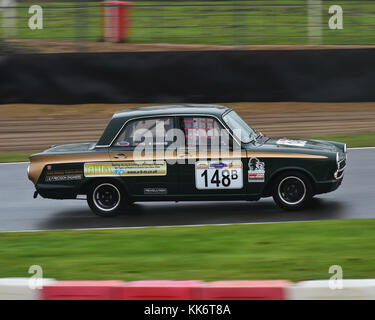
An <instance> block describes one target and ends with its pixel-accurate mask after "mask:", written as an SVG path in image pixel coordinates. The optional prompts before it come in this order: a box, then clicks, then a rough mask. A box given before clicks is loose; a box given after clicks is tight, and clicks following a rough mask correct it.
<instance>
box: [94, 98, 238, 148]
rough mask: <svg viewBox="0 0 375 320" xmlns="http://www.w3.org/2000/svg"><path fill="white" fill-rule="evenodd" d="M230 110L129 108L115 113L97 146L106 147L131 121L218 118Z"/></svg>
mask: <svg viewBox="0 0 375 320" xmlns="http://www.w3.org/2000/svg"><path fill="white" fill-rule="evenodd" d="M230 110H232V108H230V107H227V106H222V105H217V104H178V105H162V106H148V107H139V108H129V109H124V110H120V111H118V112H116V113H115V114H114V115H113V117H112V119H111V120H110V122H109V123H108V125H107V128H106V129H105V130H104V132H103V134H102V136H101V137H100V139H99V141H98V144H97V145H98V146H108V145H109V144H110V143H111V142H112V141H113V139H114V138H115V137H116V135H117V134H118V133H119V132H120V130H121V129H122V128H123V125H124V124H125V123H126V122H127V121H128V120H131V119H135V118H142V117H154V116H176V115H177V116H178V115H186V114H187V115H212V116H216V117H217V118H220V117H221V116H222V115H223V113H225V112H226V111H230Z"/></svg>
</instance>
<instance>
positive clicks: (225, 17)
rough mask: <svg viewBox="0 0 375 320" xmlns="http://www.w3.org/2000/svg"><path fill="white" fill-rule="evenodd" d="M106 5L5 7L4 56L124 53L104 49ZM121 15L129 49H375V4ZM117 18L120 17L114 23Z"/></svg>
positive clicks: (247, 0)
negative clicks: (334, 20)
mask: <svg viewBox="0 0 375 320" xmlns="http://www.w3.org/2000/svg"><path fill="white" fill-rule="evenodd" d="M338 4H339V5H340V6H341V7H342V9H343V11H344V21H345V22H344V23H345V28H344V29H342V30H340V32H335V31H333V30H330V29H329V27H328V20H329V18H330V17H331V16H332V14H329V11H328V10H329V7H330V6H332V5H338ZM32 5H39V6H41V7H42V8H43V29H41V30H30V28H29V27H28V20H29V18H30V17H31V16H32V14H30V13H29V8H30V6H32ZM103 6H104V5H103V3H102V2H100V1H97V2H95V1H84V0H77V1H68V0H66V1H62V0H56V1H55V0H44V1H17V0H1V1H0V39H1V41H0V51H3V52H4V51H6V50H8V51H9V50H12V48H13V50H16V49H18V50H21V51H22V50H23V51H24V52H66V51H80V52H85V51H98V50H99V51H100V50H105V51H122V50H129V47H128V46H121V45H117V46H103V44H102V43H100V41H102V40H103V34H104V33H105V32H107V31H108V28H117V27H116V26H115V25H113V23H112V24H111V25H108V24H106V23H104V18H103V17H104V15H105V13H104V10H103ZM126 7H127V9H126V10H125V11H124V12H123V13H121V14H122V15H123V16H124V19H125V20H126V23H128V25H126V26H125V28H126V29H128V31H126V34H125V35H124V37H123V39H121V41H125V42H127V43H129V44H160V43H168V44H179V45H187V44H195V45H230V46H246V45H308V44H310V45H311V44H313V45H317V44H318V45H371V44H374V43H375V33H374V28H375V3H374V2H373V1H371V0H357V1H351V0H340V1H339V2H337V1H334V0H332V1H330V0H324V1H321V0H278V1H271V0H260V1H259V0H254V1H252V0H242V1H238V0H237V1H236V0H223V1H214V0H213V1H208V0H206V1H186V0H184V1H179V0H174V1H137V0H135V1H132V2H128V3H127V4H126ZM110 15H116V13H115V11H113V12H112V13H110V14H107V16H110Z"/></svg>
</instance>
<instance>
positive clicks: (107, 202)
mask: <svg viewBox="0 0 375 320" xmlns="http://www.w3.org/2000/svg"><path fill="white" fill-rule="evenodd" d="M87 203H88V205H89V207H90V209H91V210H92V211H93V212H94V213H95V214H97V215H98V216H101V217H113V216H116V215H118V214H119V213H120V212H121V208H122V207H123V204H124V203H125V199H124V195H123V193H122V192H121V188H120V187H119V186H117V185H115V184H114V183H111V182H101V183H97V184H95V185H94V186H93V187H92V188H91V189H90V191H89V192H88V194H87Z"/></svg>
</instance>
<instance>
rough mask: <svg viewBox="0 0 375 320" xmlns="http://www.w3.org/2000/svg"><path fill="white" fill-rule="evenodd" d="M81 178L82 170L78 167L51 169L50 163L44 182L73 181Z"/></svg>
mask: <svg viewBox="0 0 375 320" xmlns="http://www.w3.org/2000/svg"><path fill="white" fill-rule="evenodd" d="M81 179H83V171H82V170H79V169H68V170H59V169H57V170H53V169H52V166H51V165H48V166H47V172H46V177H45V181H46V182H59V181H74V180H81Z"/></svg>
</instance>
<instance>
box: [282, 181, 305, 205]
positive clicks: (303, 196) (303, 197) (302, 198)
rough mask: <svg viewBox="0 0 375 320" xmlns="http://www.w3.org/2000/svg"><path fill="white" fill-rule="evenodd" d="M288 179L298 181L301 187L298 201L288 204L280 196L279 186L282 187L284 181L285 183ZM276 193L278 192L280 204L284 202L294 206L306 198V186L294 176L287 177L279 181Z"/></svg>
mask: <svg viewBox="0 0 375 320" xmlns="http://www.w3.org/2000/svg"><path fill="white" fill-rule="evenodd" d="M289 179H295V180H297V181H299V182H300V183H301V185H302V186H303V195H302V197H301V198H300V199H299V200H298V201H295V202H290V201H288V200H285V198H284V196H283V195H282V192H281V186H282V185H283V183H284V182H285V181H287V180H289ZM277 192H278V195H279V198H280V200H281V201H282V202H284V203H285V204H287V205H291V206H295V205H297V204H299V203H301V202H302V201H303V200H304V199H305V197H306V185H305V183H304V182H303V180H302V179H300V178H298V177H296V176H288V177H285V178H284V179H283V180H281V181H280V183H279V186H278V190H277Z"/></svg>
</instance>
